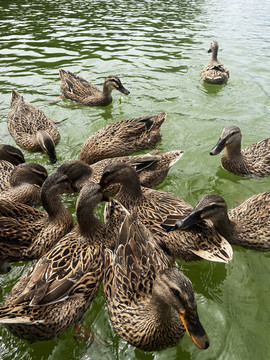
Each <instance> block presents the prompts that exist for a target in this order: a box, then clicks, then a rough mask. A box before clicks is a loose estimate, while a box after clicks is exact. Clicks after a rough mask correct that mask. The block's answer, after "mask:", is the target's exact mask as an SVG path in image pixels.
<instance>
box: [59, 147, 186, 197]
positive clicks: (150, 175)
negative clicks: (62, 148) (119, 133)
mask: <svg viewBox="0 0 270 360" xmlns="http://www.w3.org/2000/svg"><path fill="white" fill-rule="evenodd" d="M183 153H184V151H182V150H173V151H169V152H166V153H161V154H158V153H156V154H155V153H148V154H142V155H134V156H120V157H117V158H108V159H103V160H100V161H98V162H96V163H94V164H92V165H91V166H90V165H88V164H87V163H86V162H84V161H82V160H71V161H68V162H66V163H64V164H62V165H61V166H60V167H59V168H58V171H61V172H62V173H63V174H65V175H67V176H68V178H69V180H70V182H71V186H72V188H73V189H74V191H75V192H76V191H78V192H79V191H80V189H81V188H82V186H83V185H84V184H86V183H87V182H89V180H91V181H93V182H96V183H99V181H100V179H101V176H102V173H103V170H104V168H105V166H107V165H108V164H111V163H114V162H124V163H127V164H129V165H130V166H132V167H133V168H134V169H135V170H136V172H137V174H138V175H139V178H140V183H141V185H143V186H146V187H154V186H157V185H159V184H160V183H162V181H163V180H164V179H165V177H166V176H167V174H168V171H169V169H170V168H171V166H173V164H175V163H176V162H177V161H178V160H180V159H181V157H182V155H183ZM118 190H119V185H116V184H115V185H114V186H113V185H112V186H110V187H109V188H107V189H106V191H105V192H106V194H108V193H109V194H111V195H113V194H116V193H117V191H118Z"/></svg>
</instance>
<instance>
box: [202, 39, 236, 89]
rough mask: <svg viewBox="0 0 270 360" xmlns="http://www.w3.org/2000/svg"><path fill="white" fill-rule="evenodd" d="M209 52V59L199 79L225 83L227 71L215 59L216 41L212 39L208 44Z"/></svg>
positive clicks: (213, 82)
mask: <svg viewBox="0 0 270 360" xmlns="http://www.w3.org/2000/svg"><path fill="white" fill-rule="evenodd" d="M208 52H209V53H212V57H211V60H210V61H209V62H208V64H207V65H206V66H205V68H204V69H203V71H202V74H201V79H202V80H203V81H204V82H206V83H209V84H217V85H222V84H226V83H227V81H228V78H229V71H228V70H227V69H226V68H225V66H224V65H222V64H221V62H220V61H218V59H217V54H218V43H217V41H212V42H211V45H210V49H209V50H208Z"/></svg>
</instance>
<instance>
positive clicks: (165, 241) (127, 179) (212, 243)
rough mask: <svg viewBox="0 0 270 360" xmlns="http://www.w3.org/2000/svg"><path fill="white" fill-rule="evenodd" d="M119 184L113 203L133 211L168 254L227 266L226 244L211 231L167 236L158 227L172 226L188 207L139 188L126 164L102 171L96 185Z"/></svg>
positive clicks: (229, 253)
mask: <svg viewBox="0 0 270 360" xmlns="http://www.w3.org/2000/svg"><path fill="white" fill-rule="evenodd" d="M113 183H120V184H121V188H120V191H119V192H118V193H117V194H116V197H115V198H116V199H117V200H118V201H120V202H121V203H122V204H123V205H124V206H125V207H126V208H127V209H128V210H129V211H131V210H132V209H133V208H136V209H137V210H136V211H137V214H138V217H139V219H140V221H141V222H142V223H143V224H144V225H145V226H146V227H147V228H149V229H150V230H151V232H152V233H153V234H154V236H155V240H156V241H157V243H158V244H159V245H160V246H161V247H162V248H163V249H164V250H166V251H167V252H168V253H170V254H172V255H174V256H177V257H179V258H183V259H184V260H186V261H191V260H198V259H199V258H204V259H207V260H211V261H221V262H228V261H229V260H231V258H232V249H231V246H230V244H229V243H228V242H227V241H226V240H225V239H224V238H222V237H221V236H220V235H219V234H218V233H217V231H215V230H214V229H213V227H208V226H207V224H206V225H205V227H203V228H198V229H192V230H189V231H180V230H177V231H171V232H169V233H167V231H165V230H164V229H163V227H162V226H161V225H162V224H164V223H167V222H168V221H169V222H172V221H174V222H176V219H179V218H181V217H184V216H185V215H187V214H188V213H189V212H190V211H191V209H192V207H191V205H189V204H187V203H186V202H185V201H183V200H181V199H179V198H178V197H176V196H174V195H172V194H170V193H167V192H164V191H158V190H154V189H148V188H145V187H141V186H140V183H139V179H138V175H137V174H136V172H135V171H134V169H132V168H131V167H130V166H129V165H127V164H122V163H116V164H111V165H108V166H107V167H106V168H105V169H104V173H103V176H102V178H101V181H100V184H101V186H102V187H103V188H106V186H108V185H110V184H113Z"/></svg>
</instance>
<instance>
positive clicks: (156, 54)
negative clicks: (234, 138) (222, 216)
mask: <svg viewBox="0 0 270 360" xmlns="http://www.w3.org/2000/svg"><path fill="white" fill-rule="evenodd" d="M269 23H270V3H269V1H266V0H262V1H260V2H258V1H254V0H246V1H243V0H239V1H233V0H225V1H221V2H220V1H219V2H218V1H213V0H210V1H207V2H205V1H203V0H197V1H196V0H191V1H187V0H174V1H172V0H166V1H165V0H164V1H159V0H156V1H154V0H141V1H124V0H111V1H98V0H92V1H87V0H86V1H81V0H71V1H63V0H58V1H53V0H39V1H37V0H32V1H27V0H20V1H18V0H2V1H1V3H0V29H1V45H0V46H1V58H0V72H1V80H0V81H1V88H0V92H1V101H0V114H1V117H0V142H1V143H7V144H11V145H16V144H15V142H14V140H13V139H12V137H11V136H10V135H9V133H8V130H7V123H6V115H7V113H8V110H9V101H10V94H11V90H12V89H16V90H17V91H18V92H19V93H21V94H22V95H23V96H24V97H25V99H26V100H28V101H29V102H31V103H32V104H34V105H36V106H38V107H40V108H41V109H42V110H43V111H44V112H45V113H46V114H47V115H48V116H49V117H51V118H52V119H53V120H54V121H57V122H59V125H58V129H59V132H60V135H61V140H60V142H59V145H57V155H58V163H56V164H54V165H52V164H50V163H49V161H48V159H47V157H46V156H45V155H43V154H40V153H30V152H28V151H26V150H23V153H24V155H25V157H26V159H27V161H36V162H39V163H41V164H42V165H44V166H45V167H46V168H47V170H48V172H49V173H52V172H53V171H55V170H56V169H57V167H58V166H59V165H60V164H61V163H63V162H65V161H68V160H71V159H77V158H78V155H79V152H80V149H81V146H82V144H83V143H84V141H85V140H86V138H87V137H88V136H90V135H91V134H92V133H94V132H95V131H97V130H98V129H100V128H101V127H103V126H105V125H106V124H108V123H109V122H113V121H118V120H124V119H129V118H135V117H141V116H144V115H148V114H157V113H159V112H162V111H166V112H167V118H166V120H165V122H164V124H163V125H162V134H163V138H162V141H161V143H159V144H158V149H159V150H160V151H162V152H163V151H170V150H176V149H181V150H184V151H185V153H184V156H183V157H182V159H181V160H180V161H179V162H178V163H176V164H175V165H174V166H173V167H172V168H171V170H170V172H169V174H168V176H167V178H166V179H165V181H164V182H163V183H162V184H161V185H159V186H158V187H157V188H158V189H160V190H164V191H168V192H171V193H173V194H175V195H177V196H179V197H180V198H182V199H184V200H185V201H187V202H189V203H190V204H191V205H192V206H195V205H196V204H197V202H198V201H199V200H200V199H201V198H202V196H203V195H205V194H209V193H211V194H219V195H221V196H223V197H224V199H225V200H226V202H227V204H228V207H229V208H232V207H235V206H237V205H238V204H239V201H243V200H245V199H247V198H249V197H250V196H252V195H254V194H256V193H260V192H264V191H266V190H269V185H270V179H269V178H262V179H254V178H253V179H251V178H242V177H239V176H236V175H233V174H231V173H229V172H227V171H226V170H224V169H223V168H222V167H221V163H220V155H218V156H216V157H210V156H209V150H210V149H211V148H212V147H213V146H214V145H215V144H216V142H217V140H218V138H219V136H220V134H221V131H222V129H223V128H224V127H226V126H229V125H237V126H239V127H240V129H241V131H242V134H243V140H242V145H243V147H246V146H248V145H250V144H252V143H254V142H257V141H259V140H261V139H263V138H266V137H269V136H270V122H269V119H270V116H269V113H270V97H269V96H270V80H269V64H270V40H269V39H270V27H269ZM212 40H217V41H218V42H219V54H218V58H219V60H220V61H221V62H222V63H224V65H225V66H226V67H227V68H228V69H229V71H230V78H229V81H228V84H227V85H226V86H211V85H204V84H202V82H201V81H200V73H201V71H202V69H203V67H204V66H205V65H206V63H207V62H208V61H209V54H208V53H207V50H208V48H209V45H210V42H211V41H212ZM59 68H63V69H67V70H70V71H72V72H74V73H76V74H78V75H80V76H82V77H84V78H85V79H87V80H89V81H91V82H92V83H94V84H95V85H97V86H99V87H102V84H103V81H104V78H105V77H106V76H107V75H111V74H113V75H118V76H119V78H120V79H121V81H122V83H123V85H124V86H125V87H126V88H127V89H128V90H129V91H130V95H129V96H125V95H122V94H120V93H118V92H116V91H115V92H113V94H112V95H113V102H112V104H111V105H109V106H107V107H87V106H83V105H80V104H77V103H74V102H72V101H69V100H67V99H63V98H60V95H61V92H60V79H59V73H58V70H59ZM76 197H77V196H76V195H64V196H63V201H64V203H65V204H66V206H67V207H68V208H69V210H70V211H71V212H72V213H73V214H74V213H75V202H76ZM102 212H103V210H102V206H100V207H99V208H98V210H97V214H98V215H99V216H100V218H102ZM233 250H234V256H233V260H232V261H231V262H230V263H229V264H223V263H213V262H208V261H204V260H203V261H199V262H190V263H185V262H184V261H180V260H179V261H177V264H178V266H179V268H180V269H181V270H182V271H183V272H184V273H185V274H186V275H187V276H188V277H189V278H190V279H191V281H192V283H193V286H194V291H195V295H196V300H197V304H198V312H199V316H200V320H201V322H202V324H203V326H204V328H205V329H206V331H207V333H208V335H209V338H210V347H209V349H207V350H204V351H202V350H199V349H198V348H196V347H195V346H194V344H193V343H192V342H191V341H190V338H189V337H188V336H187V335H185V336H184V338H183V340H182V341H181V342H180V343H179V345H178V346H176V347H173V348H169V349H166V350H163V351H160V352H153V353H151V352H148V353H147V352H143V351H140V350H138V349H136V348H134V347H132V346H131V345H128V344H127V343H126V342H125V341H123V340H121V339H120V338H119V337H118V336H117V335H116V334H115V333H114V331H113V328H112V326H111V324H110V321H109V317H108V312H107V308H106V305H105V301H104V298H103V293H102V288H101V289H100V291H99V293H98V296H97V297H96V299H95V301H94V302H93V303H92V305H91V307H90V308H89V310H88V311H87V313H86V315H85V322H84V323H85V326H88V327H89V328H90V329H91V331H92V332H93V334H94V335H93V337H94V338H93V342H92V343H91V344H85V343H84V342H79V341H78V339H76V338H75V330H74V327H71V328H70V329H69V330H68V331H66V332H65V333H63V334H62V335H61V336H60V337H59V338H57V339H54V340H52V341H47V342H43V343H42V342H38V343H33V344H29V343H27V342H26V341H23V340H20V339H17V338H15V337H14V336H12V335H11V334H10V333H9V332H8V331H7V330H6V329H5V328H4V327H3V326H1V327H0V339H1V341H0V358H1V359H3V360H7V359H13V360H15V359H24V360H25V359H27V360H28V359H40V360H41V359H50V360H52V359H57V360H61V359H65V360H66V359H83V360H88V359H91V360H93V359H101V358H102V359H104V360H105V359H120V360H123V359H147V360H148V359H156V360H162V359H183V360H189V359H192V360H197V359H200V360H206V359H207V360H209V359H219V360H226V359H230V360H240V359H241V360H242V359H245V360H249V359H250V360H251V359H252V360H253V359H266V358H269V356H270V355H269V354H270V335H269V334H270V332H269V321H270V301H269V300H270V287H269V272H270V264H269V254H268V253H262V252H255V251H251V250H247V249H244V248H240V247H236V246H233ZM30 265H31V263H30V262H29V263H15V264H14V265H13V268H12V271H11V272H10V273H9V274H7V275H0V283H1V288H0V289H1V291H0V301H1V303H2V302H3V301H4V299H5V298H6V297H7V295H8V293H9V291H10V290H11V288H12V286H13V285H14V284H15V282H16V281H17V279H18V278H20V276H21V275H22V274H23V273H24V272H25V271H26V269H27V268H29V266H30Z"/></svg>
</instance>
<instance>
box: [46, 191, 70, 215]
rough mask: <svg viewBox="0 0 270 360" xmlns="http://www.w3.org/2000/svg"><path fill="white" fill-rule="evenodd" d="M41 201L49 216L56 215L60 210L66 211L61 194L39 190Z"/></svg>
mask: <svg viewBox="0 0 270 360" xmlns="http://www.w3.org/2000/svg"><path fill="white" fill-rule="evenodd" d="M41 201H42V205H43V207H44V209H45V210H46V211H47V213H48V215H49V217H50V218H52V217H56V216H57V215H59V214H60V213H61V212H68V210H67V209H66V208H65V206H64V205H63V203H62V200H61V195H60V194H58V193H56V192H53V191H50V192H47V193H46V192H41Z"/></svg>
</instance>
